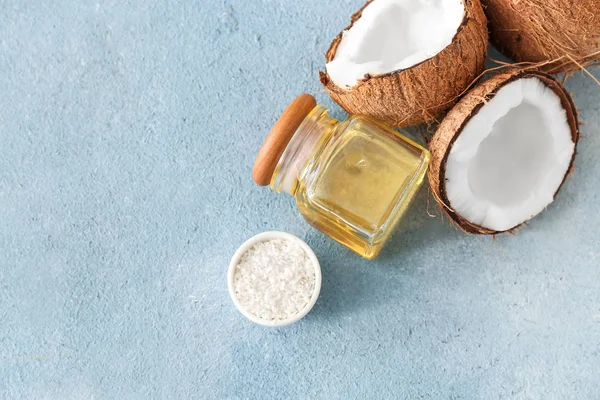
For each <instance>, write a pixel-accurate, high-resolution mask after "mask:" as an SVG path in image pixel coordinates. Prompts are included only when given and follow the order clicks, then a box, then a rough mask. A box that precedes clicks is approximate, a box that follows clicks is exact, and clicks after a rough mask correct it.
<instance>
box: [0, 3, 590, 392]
mask: <svg viewBox="0 0 600 400" xmlns="http://www.w3.org/2000/svg"><path fill="white" fill-rule="evenodd" d="M360 4H361V0H332V1H317V0H302V1H296V2H288V1H276V0H257V1H243V0H235V1H234V0H231V1H225V2H224V1H215V2H209V1H208V0H196V1H181V2H176V1H172V2H169V1H163V0H161V1H142V0H128V1H123V0H119V1H116V0H110V1H102V2H98V3H96V2H90V1H77V2H75V1H72V2H68V1H57V0H51V1H50V0H36V1H33V0H19V1H16V0H0V10H1V11H0V152H1V157H0V227H1V233H0V398H3V399H13V398H14V399H21V398H23V399H40V398H48V399H149V398H201V399H220V398H231V399H236V398H266V399H275V398H324V399H349V398H365V397H379V398H393V397H397V398H419V399H420V398H423V399H512V398H515V399H535V398H539V399H593V398H599V397H600V349H599V346H600V345H599V343H600V239H599V238H600V227H599V224H600V215H599V213H598V205H599V204H600V195H599V194H598V193H599V190H600V132H598V131H599V128H600V119H599V115H600V108H599V107H600V88H599V87H598V86H596V85H595V84H593V82H592V81H591V80H590V79H589V78H587V77H585V75H583V74H576V75H575V77H573V78H572V79H570V80H569V81H568V88H569V89H570V90H571V91H573V93H574V97H575V100H576V102H577V104H578V106H579V108H580V110H581V119H582V121H583V122H584V123H585V125H583V127H582V132H583V139H582V141H581V143H580V146H579V157H578V159H577V162H576V171H575V174H574V175H573V176H572V178H571V179H569V181H568V183H567V184H566V186H565V187H564V190H563V191H562V192H561V194H560V197H559V199H558V201H557V202H556V203H554V204H553V205H552V206H551V207H549V209H548V210H547V212H545V213H544V214H543V215H541V216H540V217H538V218H536V219H534V220H533V221H532V222H531V224H530V226H529V227H528V228H527V229H524V230H523V231H521V232H519V234H518V235H516V236H502V237H499V238H497V239H496V240H493V239H491V238H489V237H473V236H466V235H465V234H463V233H461V232H457V231H455V230H454V229H453V228H451V227H450V226H449V224H448V223H447V222H446V223H444V222H443V221H442V219H441V218H440V217H439V216H438V217H434V218H432V217H430V216H428V213H427V191H426V190H425V189H424V190H423V191H422V192H421V193H420V195H419V196H418V198H417V201H416V202H415V204H414V206H413V207H412V208H411V210H410V212H409V215H408V217H407V218H406V219H405V220H404V223H403V225H402V228H401V229H400V231H399V232H398V233H397V234H396V235H395V236H394V237H393V238H392V240H391V243H390V245H389V246H388V247H387V248H386V249H385V251H384V252H383V254H382V255H381V256H380V257H379V258H378V259H376V260H375V261H374V262H367V261H365V260H362V259H361V258H359V257H357V256H355V255H354V254H352V253H351V252H349V251H348V250H346V249H344V248H342V247H341V246H339V245H337V244H336V243H334V242H332V241H331V240H328V239H327V238H326V237H324V236H323V235H322V234H320V233H319V232H317V231H315V230H313V229H310V228H309V227H307V225H306V224H305V223H304V221H303V220H302V218H301V216H300V214H299V213H298V211H297V210H296V208H295V206H294V204H293V202H292V200H291V199H290V198H289V197H286V196H280V195H276V194H274V193H272V192H270V191H269V190H267V189H261V188H258V187H256V186H254V185H253V183H252V182H251V179H250V171H251V167H252V163H253V157H254V154H255V152H256V150H257V148H258V147H259V145H260V144H261V143H262V140H263V139H264V136H265V134H266V133H267V132H268V130H269V127H270V125H271V124H272V123H273V121H274V120H275V118H276V116H277V115H278V113H279V112H280V111H281V110H282V108H283V107H284V106H285V105H286V103H287V102H288V101H289V100H290V99H292V98H293V97H294V96H295V95H297V94H298V93H301V92H304V91H308V92H311V93H315V94H317V97H318V100H319V101H320V102H321V103H323V104H325V105H326V106H329V107H331V109H332V112H333V114H334V115H336V116H338V117H343V116H344V114H343V112H341V111H340V109H339V108H338V107H337V106H334V105H333V104H332V102H331V101H330V100H329V99H328V97H327V96H326V94H324V93H323V91H322V90H321V87H320V85H319V83H318V79H317V71H318V69H319V68H323V55H322V53H323V52H324V51H325V50H326V48H327V46H328V43H329V41H330V39H331V38H333V37H334V36H335V34H336V33H337V32H338V31H340V30H341V29H342V28H343V27H344V26H345V25H346V23H347V22H348V20H349V15H350V14H351V13H352V12H353V11H354V10H356V9H357V8H358V7H359V6H360ZM594 72H595V74H596V75H597V76H599V75H600V73H599V71H598V70H595V71H594ZM429 208H430V212H431V213H437V211H436V210H437V207H435V206H434V205H433V204H431V205H430V207H429ZM273 229H276V230H284V231H288V232H290V233H294V234H296V235H298V236H300V237H302V238H304V239H305V240H306V241H307V242H308V243H309V244H310V245H311V246H312V247H313V248H314V250H315V252H316V254H317V256H318V257H319V258H320V260H321V264H322V269H323V288H322V294H321V297H320V299H319V301H318V303H317V305H316V306H315V308H314V310H313V312H312V313H310V314H309V315H308V316H307V318H305V319H304V320H303V321H301V322H300V323H298V324H296V325H294V326H292V327H289V328H285V329H278V330H277V329H275V330H274V329H267V328H262V327H259V326H255V325H252V324H251V323H249V322H247V321H246V320H245V319H243V317H242V316H241V315H240V314H239V313H238V312H237V311H236V310H235V308H234V306H233V304H232V303H231V301H230V299H229V296H228V293H227V286H226V268H227V264H228V261H229V258H230V256H231V254H232V253H233V252H234V250H235V249H236V248H237V246H238V245H239V244H240V243H241V242H243V241H244V240H245V239H247V238H248V237H250V236H252V235H254V234H256V233H259V232H261V231H265V230H273Z"/></svg>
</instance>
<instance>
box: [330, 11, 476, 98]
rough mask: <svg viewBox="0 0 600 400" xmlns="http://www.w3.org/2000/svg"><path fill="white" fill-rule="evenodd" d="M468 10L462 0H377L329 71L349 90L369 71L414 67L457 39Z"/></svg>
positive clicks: (343, 42) (352, 30)
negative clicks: (455, 37)
mask: <svg viewBox="0 0 600 400" xmlns="http://www.w3.org/2000/svg"><path fill="white" fill-rule="evenodd" d="M464 14H465V6H464V4H463V2H462V0H374V1H373V2H372V3H370V4H369V5H368V6H367V7H365V9H364V10H363V12H362V15H361V17H360V18H359V19H358V20H357V21H355V22H354V24H353V25H352V27H351V28H350V29H349V30H346V31H344V32H343V33H342V39H341V41H340V43H339V45H338V47H337V50H336V54H335V57H334V58H333V60H331V62H329V63H327V65H326V69H327V73H328V74H329V77H330V78H331V80H332V81H333V82H334V83H335V84H336V85H337V86H339V87H341V88H350V87H353V86H355V85H356V84H357V83H358V81H360V80H361V79H364V78H365V76H367V75H371V76H375V75H381V74H386V73H390V72H394V71H398V70H404V69H408V68H411V67H413V66H415V65H417V64H419V63H420V62H422V61H425V60H427V59H429V58H431V57H433V56H435V55H436V54H438V53H439V52H441V51H442V50H444V49H445V48H446V47H448V46H449V45H450V44H451V43H452V40H453V38H454V36H455V35H456V33H457V31H458V28H459V27H460V25H461V23H462V21H463V19H464Z"/></svg>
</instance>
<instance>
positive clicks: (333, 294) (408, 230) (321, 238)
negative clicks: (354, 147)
mask: <svg viewBox="0 0 600 400" xmlns="http://www.w3.org/2000/svg"><path fill="white" fill-rule="evenodd" d="M428 194H429V190H428V185H424V187H423V188H422V189H421V190H420V191H419V193H418V194H417V196H416V198H415V199H414V201H413V203H412V204H411V205H410V207H409V209H408V211H407V213H406V215H405V216H404V218H403V219H402V221H401V222H400V224H399V227H398V228H397V231H396V232H395V233H394V235H393V236H392V237H391V238H390V240H389V241H388V243H387V245H386V246H385V247H384V249H383V250H382V252H381V253H380V255H379V256H378V257H377V258H375V260H372V261H369V260H366V259H364V258H362V257H360V256H358V255H356V254H355V253H353V252H352V251H350V250H348V249H346V248H345V247H343V246H342V245H340V244H338V243H336V242H334V241H333V240H331V239H330V238H328V237H327V236H325V235H324V234H322V233H320V232H319V231H317V230H316V229H310V230H309V231H307V232H306V233H305V237H304V239H305V240H306V241H307V242H308V243H309V244H310V245H311V247H312V248H313V250H314V251H315V253H316V255H317V257H318V259H319V263H320V264H321V271H322V275H323V281H322V286H321V295H320V297H319V300H318V301H317V304H316V305H315V308H314V310H313V311H312V312H311V313H310V315H311V317H310V318H326V317H327V315H329V314H331V315H333V314H337V315H339V314H340V313H341V314H349V315H352V314H355V313H356V310H357V309H360V308H365V307H366V308H369V307H371V306H373V302H378V301H380V300H381V299H378V297H379V293H380V292H381V290H380V288H381V287H382V285H383V286H386V285H389V282H388V280H389V277H390V274H394V273H395V274H397V273H398V267H400V266H401V265H402V264H403V263H402V260H403V254H404V255H406V254H407V252H410V253H412V256H413V257H414V254H415V253H418V252H422V251H427V250H428V248H431V245H432V243H433V242H435V241H439V240H444V241H446V242H448V241H452V240H455V239H458V238H460V237H461V235H464V233H462V232H458V231H456V229H455V228H453V227H452V226H451V225H450V223H449V222H448V221H447V220H445V218H442V217H441V216H440V214H441V210H440V208H439V206H438V205H437V203H436V202H435V200H434V199H433V196H431V199H430V202H429V210H427V207H428V205H427V197H428ZM430 214H431V215H432V216H430ZM411 268H413V267H409V269H408V270H406V272H405V273H407V274H412V273H413V272H414V271H411V270H410V269H411ZM415 268H416V267H415Z"/></svg>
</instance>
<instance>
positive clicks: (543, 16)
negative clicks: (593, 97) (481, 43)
mask: <svg viewBox="0 0 600 400" xmlns="http://www.w3.org/2000/svg"><path fill="white" fill-rule="evenodd" d="M482 3H483V4H484V6H485V7H484V11H485V14H486V15H487V18H488V21H489V28H490V33H491V39H492V43H493V44H494V45H495V46H496V47H497V48H498V50H500V51H501V52H502V53H504V54H505V55H507V56H508V57H511V58H512V59H513V60H515V61H518V62H534V63H538V62H546V61H554V62H552V63H549V64H547V65H545V66H544V68H543V69H545V70H546V71H547V72H552V73H556V72H565V71H569V70H574V69H578V68H580V66H579V65H577V63H579V64H585V63H589V62H594V61H598V60H600V0H569V1H566V0H482ZM573 60H575V61H577V62H573Z"/></svg>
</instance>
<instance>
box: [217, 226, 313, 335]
mask: <svg viewBox="0 0 600 400" xmlns="http://www.w3.org/2000/svg"><path fill="white" fill-rule="evenodd" d="M273 239H283V240H289V241H292V242H295V243H297V244H298V245H299V246H300V247H302V249H304V251H305V252H306V255H307V256H308V258H309V259H310V260H311V261H312V263H313V265H314V266H315V290H314V292H313V294H312V297H311V298H310V301H309V302H308V304H306V306H304V308H303V309H302V310H301V311H300V312H299V313H298V314H296V315H294V316H293V317H291V318H288V319H284V320H274V321H268V320H264V319H261V318H258V317H257V316H255V315H253V314H250V313H249V312H248V311H246V310H244V308H243V307H242V305H241V304H240V301H239V300H238V298H237V295H236V294H235V289H234V288H233V275H234V273H235V267H236V266H237V265H238V264H239V262H240V258H241V257H242V255H243V254H244V253H245V252H246V251H247V250H248V249H249V248H250V247H252V246H254V245H255V244H256V243H260V242H266V241H269V240H273ZM227 287H228V288H229V295H230V296H231V299H232V300H233V304H235V306H236V307H237V309H238V310H240V312H241V313H242V314H243V315H244V317H246V318H248V319H249V320H250V321H252V322H254V323H255V324H259V325H263V326H269V327H279V326H286V325H290V324H293V323H294V322H298V321H299V320H301V319H302V318H304V317H305V316H306V314H308V312H309V311H310V310H311V309H312V308H313V306H314V305H315V303H316V302H317V298H318V297H319V292H320V291H321V266H320V265H319V260H317V256H315V253H314V252H313V251H312V249H311V248H310V247H309V246H308V245H307V244H306V242H305V241H304V240H302V239H300V238H298V237H296V236H294V235H291V234H289V233H285V232H277V231H272V232H263V233H260V234H258V235H256V236H253V237H251V238H250V239H248V240H247V241H246V242H245V243H244V244H243V245H241V246H240V248H239V249H238V250H237V251H236V252H235V254H234V255H233V257H232V258H231V262H230V263H229V270H228V271H227Z"/></svg>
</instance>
